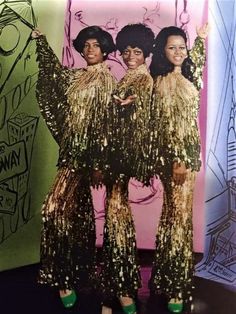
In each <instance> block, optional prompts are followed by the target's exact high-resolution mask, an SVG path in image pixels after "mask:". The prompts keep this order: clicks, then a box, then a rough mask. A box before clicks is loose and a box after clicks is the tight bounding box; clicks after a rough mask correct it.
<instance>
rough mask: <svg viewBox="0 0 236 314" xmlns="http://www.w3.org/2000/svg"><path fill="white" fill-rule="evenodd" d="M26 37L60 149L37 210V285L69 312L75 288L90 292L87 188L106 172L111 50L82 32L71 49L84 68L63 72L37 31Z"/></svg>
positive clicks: (106, 40) (91, 236) (100, 33)
mask: <svg viewBox="0 0 236 314" xmlns="http://www.w3.org/2000/svg"><path fill="white" fill-rule="evenodd" d="M32 38H35V39H36V43H37V56H38V57H37V60H38V62H39V76H38V82H37V88H36V95H37V99H38V103H39V106H40V110H41V113H42V116H43V118H44V120H45V122H46V124H47V126H48V128H49V130H50V132H51V134H52V136H53V137H54V139H55V140H56V142H57V144H58V146H59V159H58V164H57V167H58V171H57V175H56V178H55V181H54V183H53V186H52V188H51V190H50V192H49V193H48V195H47V198H46V200H45V202H44V205H43V210H42V215H43V229H42V235H41V269H40V273H39V282H40V283H42V284H48V285H50V286H53V287H56V288H57V289H58V290H59V292H60V297H61V300H62V303H63V305H64V306H65V307H66V308H69V307H72V306H73V305H74V304H75V302H76V293H75V289H76V288H81V287H83V286H91V285H93V277H94V275H95V273H96V271H95V226H94V212H93V206H92V200H91V193H90V185H97V184H100V183H101V182H100V180H101V175H100V173H103V174H104V173H105V171H106V169H107V165H106V147H107V135H108V134H107V133H108V130H107V128H106V125H107V121H106V120H107V112H108V105H109V104H110V102H111V95H112V91H113V89H114V87H115V81H114V78H113V76H112V75H111V73H110V71H109V69H108V67H107V65H106V64H105V63H104V60H106V58H107V56H108V54H109V53H111V52H113V51H114V50H115V45H114V43H113V39H112V37H111V35H110V34H109V33H108V32H106V31H104V30H102V29H101V28H100V27H97V26H90V27H87V28H84V29H82V30H81V31H80V32H79V34H78V36H77V37H76V39H75V40H74V41H73V45H74V48H75V49H76V51H77V52H78V53H80V54H81V56H83V58H84V59H85V60H86V62H87V67H86V68H85V69H69V68H66V67H63V66H62V65H61V64H60V62H59V60H58V59H57V57H56V56H55V54H54V52H53V50H52V49H51V48H50V47H49V45H48V43H47V40H46V37H45V36H44V35H42V34H41V33H40V31H38V30H34V31H33V32H32ZM94 178H95V179H96V180H95V181H94Z"/></svg>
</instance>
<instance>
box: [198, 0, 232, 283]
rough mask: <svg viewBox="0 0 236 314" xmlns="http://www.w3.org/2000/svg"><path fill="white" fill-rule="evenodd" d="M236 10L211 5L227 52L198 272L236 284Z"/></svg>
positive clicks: (212, 143) (209, 157) (209, 166)
mask: <svg viewBox="0 0 236 314" xmlns="http://www.w3.org/2000/svg"><path fill="white" fill-rule="evenodd" d="M225 5H227V6H228V5H231V6H232V8H231V9H232V10H231V12H232V14H233V15H232V17H231V19H230V18H229V16H227V17H226V16H224V12H225V11H224V6H225ZM235 9H236V7H235V4H234V2H231V3H229V2H227V3H224V2H223V1H221V2H218V1H217V2H216V3H212V5H211V6H210V13H211V16H212V20H213V21H214V23H215V25H214V27H216V29H217V32H218V35H219V38H220V39H221V41H222V47H224V50H225V51H224V60H225V61H226V62H222V63H221V62H220V60H221V59H220V58H222V56H223V54H222V55H220V53H219V51H218V53H217V58H218V57H219V58H218V61H219V62H218V64H217V66H220V67H222V72H221V74H220V76H221V78H220V79H221V82H222V90H221V95H220V99H219V103H218V104H215V108H217V109H218V110H217V114H216V119H215V121H214V128H213V129H214V132H213V133H212V138H211V141H210V147H209V151H208V154H207V181H206V182H207V184H208V186H207V194H208V195H207V200H206V208H207V222H208V223H207V226H206V229H207V230H206V249H205V253H204V259H203V260H202V261H201V262H200V263H199V264H198V265H197V267H196V275H198V276H202V277H205V278H208V279H212V280H215V281H219V282H223V283H225V284H232V285H236V99H235V85H234V84H235V69H236V63H235V54H234V44H235V32H236V23H235V14H236V11H235ZM226 20H227V21H230V23H228V24H226V23H225V21H226ZM222 60H223V59H222ZM223 65H224V66H223ZM217 80H219V77H216V81H215V82H217ZM215 88H216V89H217V87H215Z"/></svg>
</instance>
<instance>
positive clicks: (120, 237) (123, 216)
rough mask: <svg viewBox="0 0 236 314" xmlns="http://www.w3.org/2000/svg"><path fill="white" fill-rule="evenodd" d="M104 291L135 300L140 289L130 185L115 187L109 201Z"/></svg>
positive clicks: (106, 224) (102, 277)
mask: <svg viewBox="0 0 236 314" xmlns="http://www.w3.org/2000/svg"><path fill="white" fill-rule="evenodd" d="M100 276H101V288H102V291H103V293H104V294H105V295H106V296H107V297H109V296H119V297H121V296H129V297H135V295H136V293H137V289H138V288H139V287H140V274H139V266H138V263H137V256H136V240H135V228H134V222H133V218H132V213H131V209H130V205H129V202H128V182H123V181H119V182H118V183H116V184H114V186H113V189H112V191H111V194H110V195H109V197H108V200H107V210H106V222H105V227H104V248H103V265H102V270H101V275H100Z"/></svg>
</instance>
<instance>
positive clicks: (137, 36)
mask: <svg viewBox="0 0 236 314" xmlns="http://www.w3.org/2000/svg"><path fill="white" fill-rule="evenodd" d="M154 38H155V35H154V33H153V31H152V30H151V29H150V28H149V27H147V26H146V25H144V24H141V23H138V24H129V25H126V26H124V27H123V28H122V29H121V30H120V31H119V33H118V34H117V36H116V47H117V49H118V50H119V51H120V53H122V52H123V51H124V50H125V49H126V48H127V47H128V46H130V47H132V48H135V47H137V48H139V49H141V50H142V52H143V55H144V58H146V57H148V56H149V54H150V53H151V52H152V49H153V44H154Z"/></svg>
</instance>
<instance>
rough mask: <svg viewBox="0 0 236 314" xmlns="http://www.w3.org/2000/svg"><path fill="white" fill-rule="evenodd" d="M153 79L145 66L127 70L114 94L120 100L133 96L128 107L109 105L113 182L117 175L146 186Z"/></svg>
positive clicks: (147, 181)
mask: <svg viewBox="0 0 236 314" xmlns="http://www.w3.org/2000/svg"><path fill="white" fill-rule="evenodd" d="M152 88H153V79H152V77H151V75H150V74H149V72H148V70H147V66H146V64H142V65H140V66H139V67H138V68H137V69H129V70H128V71H127V73H126V74H125V76H124V77H123V78H122V79H121V81H120V82H119V83H118V84H117V88H116V90H115V91H114V94H115V95H117V96H118V97H120V98H121V99H126V98H127V97H128V96H129V95H136V96H137V98H136V99H135V101H134V103H132V104H130V105H123V106H122V105H119V104H118V105H117V104H116V103H114V104H113V107H111V113H110V115H109V117H110V120H111V123H110V124H111V125H112V127H111V129H112V141H111V142H112V144H111V148H112V150H111V152H110V156H111V167H112V175H113V177H114V179H115V180H116V179H117V178H119V177H120V174H123V175H125V176H126V177H128V178H130V177H135V178H136V179H138V180H139V181H141V182H143V183H144V184H147V185H148V184H149V177H148V173H149V172H148V169H149V168H148V166H149V154H150V129H149V121H150V113H151V104H152V103H151V95H152Z"/></svg>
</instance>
